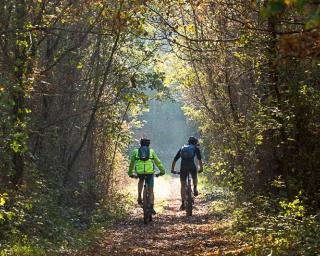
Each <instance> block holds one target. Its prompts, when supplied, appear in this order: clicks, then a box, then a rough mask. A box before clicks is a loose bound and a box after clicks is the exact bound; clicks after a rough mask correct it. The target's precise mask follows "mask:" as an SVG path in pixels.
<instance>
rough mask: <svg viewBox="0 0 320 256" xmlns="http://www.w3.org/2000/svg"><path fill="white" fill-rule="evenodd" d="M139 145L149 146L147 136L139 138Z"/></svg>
mask: <svg viewBox="0 0 320 256" xmlns="http://www.w3.org/2000/svg"><path fill="white" fill-rule="evenodd" d="M140 145H141V146H147V147H149V145H150V139H147V138H142V139H140Z"/></svg>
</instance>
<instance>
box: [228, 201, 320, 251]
mask: <svg viewBox="0 0 320 256" xmlns="http://www.w3.org/2000/svg"><path fill="white" fill-rule="evenodd" d="M280 206H281V207H280V209H279V204H278V207H277V203H276V202H275V201H274V200H272V199H270V198H266V197H264V198H262V197H260V198H256V199H254V200H253V201H252V202H250V203H243V204H242V206H241V207H239V208H237V209H236V210H235V211H234V213H233V218H234V228H235V231H236V232H238V233H237V236H240V237H243V238H244V239H250V240H248V242H249V243H250V244H251V245H252V249H251V254H250V255H267V254H270V253H272V254H274V255H315V254H317V253H319V244H320V239H319V237H318V236H317V235H316V234H317V232H319V230H320V219H319V216H317V215H309V216H303V215H302V214H301V211H302V208H303V205H302V204H301V202H300V201H299V200H298V199H295V200H294V201H293V202H289V203H287V204H284V203H283V202H280ZM278 210H280V211H278Z"/></svg>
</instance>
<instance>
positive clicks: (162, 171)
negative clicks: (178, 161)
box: [152, 151, 166, 174]
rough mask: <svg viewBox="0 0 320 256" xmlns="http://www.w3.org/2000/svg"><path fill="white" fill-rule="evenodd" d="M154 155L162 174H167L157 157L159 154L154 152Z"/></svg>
mask: <svg viewBox="0 0 320 256" xmlns="http://www.w3.org/2000/svg"><path fill="white" fill-rule="evenodd" d="M152 154H153V161H154V163H155V164H156V166H157V167H158V168H159V170H160V174H165V172H166V171H165V169H164V167H163V165H162V163H161V161H160V159H159V157H158V156H157V154H156V153H155V152H154V151H153V152H152Z"/></svg>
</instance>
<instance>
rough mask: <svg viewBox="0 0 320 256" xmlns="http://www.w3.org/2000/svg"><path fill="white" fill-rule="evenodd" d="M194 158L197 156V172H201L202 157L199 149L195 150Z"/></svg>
mask: <svg viewBox="0 0 320 256" xmlns="http://www.w3.org/2000/svg"><path fill="white" fill-rule="evenodd" d="M196 156H197V159H198V161H199V165H200V170H199V172H203V162H202V156H201V152H200V149H199V148H198V147H197V148H196Z"/></svg>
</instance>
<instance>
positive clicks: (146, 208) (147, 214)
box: [134, 174, 160, 224]
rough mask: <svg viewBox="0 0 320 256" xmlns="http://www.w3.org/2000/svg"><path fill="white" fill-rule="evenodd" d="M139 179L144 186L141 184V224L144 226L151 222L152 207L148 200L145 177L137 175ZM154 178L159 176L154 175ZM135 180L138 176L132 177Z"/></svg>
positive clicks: (148, 193) (148, 194)
mask: <svg viewBox="0 0 320 256" xmlns="http://www.w3.org/2000/svg"><path fill="white" fill-rule="evenodd" d="M139 176H140V177H141V176H142V177H143V180H144V184H143V191H142V193H143V198H142V202H143V204H142V209H143V222H144V224H148V223H149V222H151V221H152V205H151V200H150V192H149V189H148V183H147V179H146V175H143V174H142V175H139ZM155 176H156V177H159V176H160V174H155ZM134 177H135V178H136V179H138V178H139V177H138V176H134Z"/></svg>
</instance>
